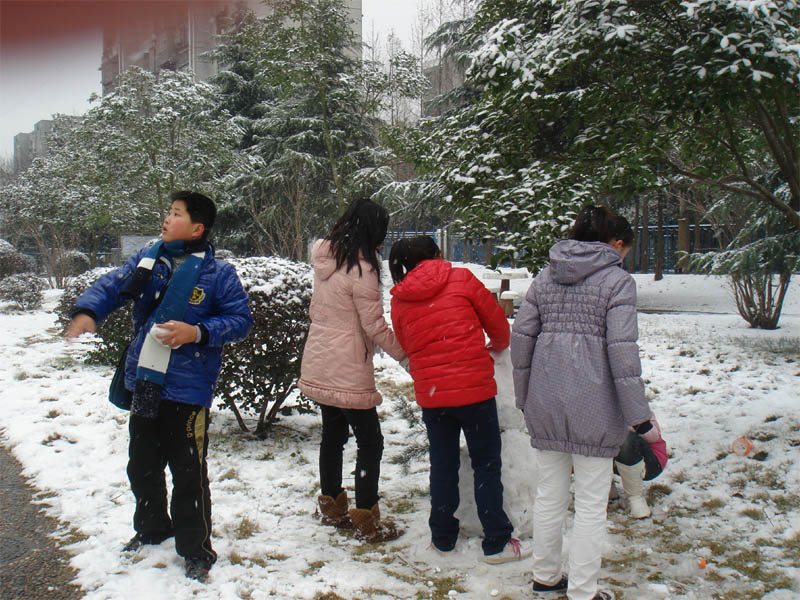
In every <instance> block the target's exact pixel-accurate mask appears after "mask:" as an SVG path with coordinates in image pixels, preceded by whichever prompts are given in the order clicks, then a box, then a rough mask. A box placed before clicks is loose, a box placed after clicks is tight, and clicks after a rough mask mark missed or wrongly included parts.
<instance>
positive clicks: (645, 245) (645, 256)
mask: <svg viewBox="0 0 800 600" xmlns="http://www.w3.org/2000/svg"><path fill="white" fill-rule="evenodd" d="M649 226H650V202H649V200H648V199H647V198H645V199H644V200H643V201H642V236H641V237H642V245H641V248H640V251H641V257H640V260H639V268H640V270H641V272H642V273H649V272H650V264H649V263H650V261H649V253H648V250H649V245H650V230H649Z"/></svg>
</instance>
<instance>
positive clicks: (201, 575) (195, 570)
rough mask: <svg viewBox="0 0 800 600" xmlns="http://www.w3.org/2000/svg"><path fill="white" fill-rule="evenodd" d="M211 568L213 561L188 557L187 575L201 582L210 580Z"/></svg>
mask: <svg viewBox="0 0 800 600" xmlns="http://www.w3.org/2000/svg"><path fill="white" fill-rule="evenodd" d="M210 570H211V562H210V561H207V560H204V559H202V558H187V559H186V571H185V572H186V577H188V578H189V579H196V580H197V581H199V582H200V583H205V582H206V581H207V580H208V572H209V571H210Z"/></svg>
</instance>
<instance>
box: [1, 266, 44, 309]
mask: <svg viewBox="0 0 800 600" xmlns="http://www.w3.org/2000/svg"><path fill="white" fill-rule="evenodd" d="M45 287H47V284H46V282H45V280H44V279H42V278H41V277H39V276H38V275H36V274H34V273H15V274H13V275H9V276H8V277H4V278H3V279H2V281H0V300H4V301H6V302H13V303H14V304H16V305H17V306H18V307H19V308H20V309H21V310H34V309H36V308H39V307H40V306H41V305H42V299H43V297H42V290H43V289H45Z"/></svg>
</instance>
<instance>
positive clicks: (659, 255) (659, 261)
mask: <svg viewBox="0 0 800 600" xmlns="http://www.w3.org/2000/svg"><path fill="white" fill-rule="evenodd" d="M656 218H657V220H658V222H657V226H658V229H657V233H656V269H655V277H654V279H655V280H656V281H661V280H662V279H664V194H663V192H659V193H658V204H657V217H656Z"/></svg>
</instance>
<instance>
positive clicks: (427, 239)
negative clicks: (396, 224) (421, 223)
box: [389, 235, 441, 283]
mask: <svg viewBox="0 0 800 600" xmlns="http://www.w3.org/2000/svg"><path fill="white" fill-rule="evenodd" d="M440 253H441V252H440V251H439V246H437V245H436V242H435V241H434V240H433V238H432V237H431V236H429V235H418V236H417V237H413V238H402V239H399V240H397V241H396V242H395V243H394V244H392V249H391V250H390V251H389V272H390V273H391V274H392V281H394V282H395V283H400V282H401V281H403V279H404V278H405V276H406V275H407V274H408V272H409V271H411V269H413V268H414V267H416V266H417V265H418V264H419V263H421V262H422V261H423V260H430V259H432V258H436V257H437V256H439V254H440Z"/></svg>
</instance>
